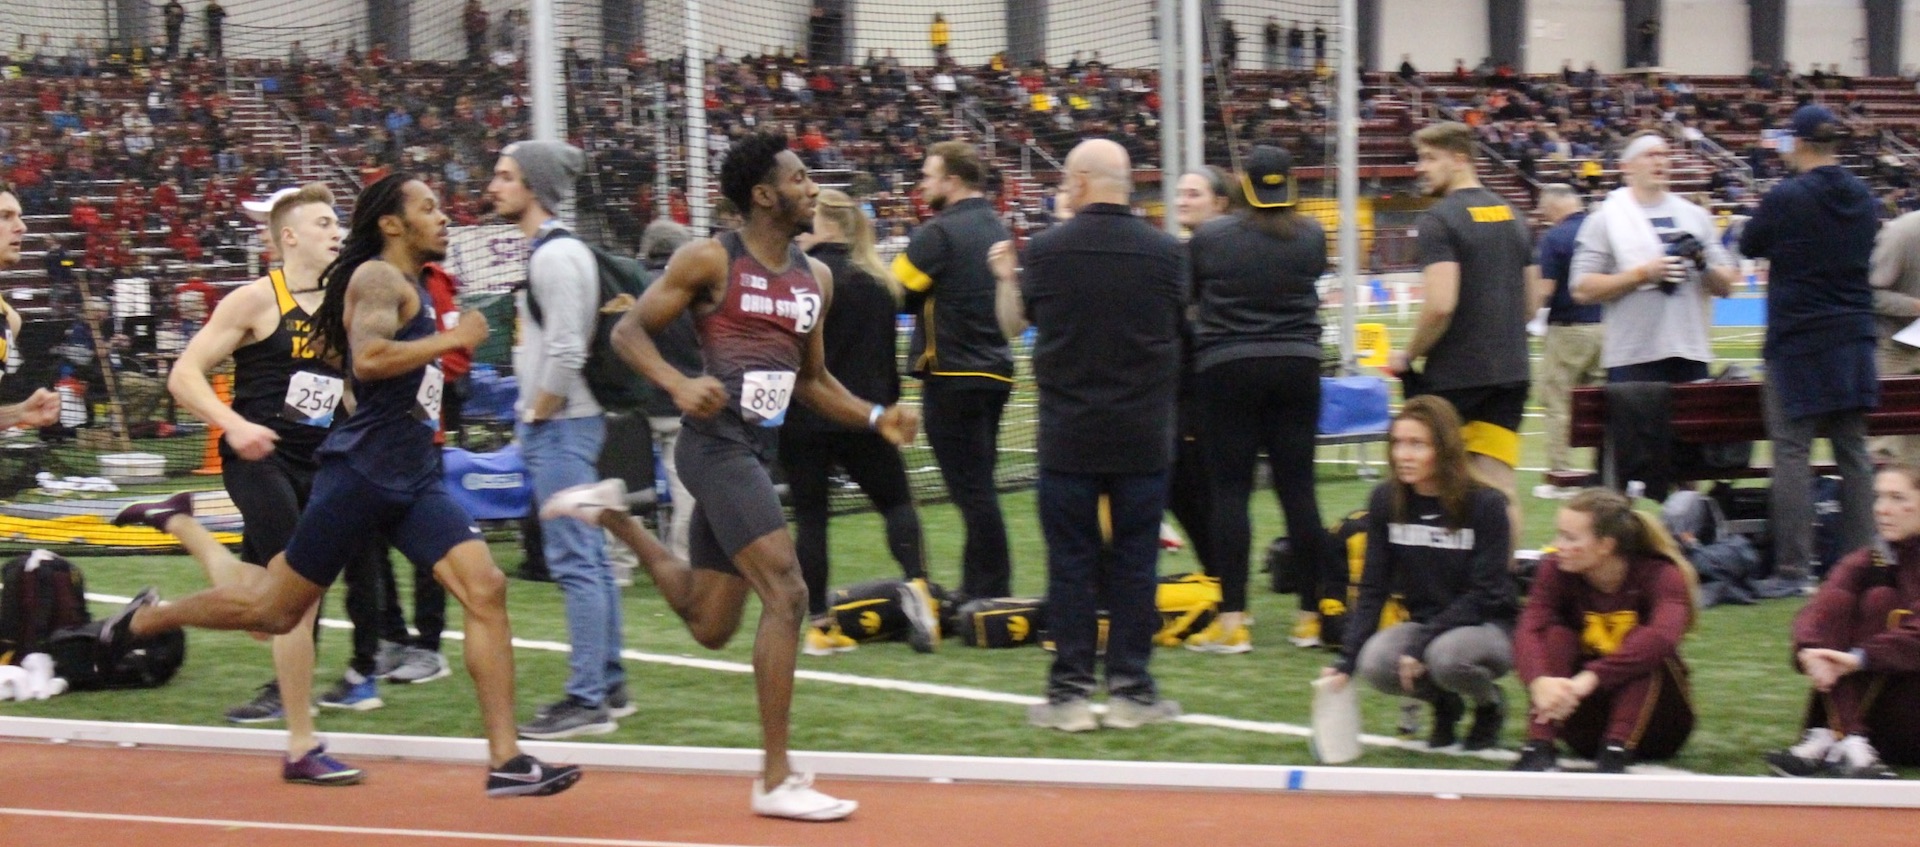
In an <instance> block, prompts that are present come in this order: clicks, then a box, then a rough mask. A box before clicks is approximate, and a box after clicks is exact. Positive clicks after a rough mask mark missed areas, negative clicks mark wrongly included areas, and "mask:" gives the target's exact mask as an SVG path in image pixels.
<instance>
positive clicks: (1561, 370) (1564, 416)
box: [1540, 324, 1605, 471]
mask: <svg viewBox="0 0 1920 847" xmlns="http://www.w3.org/2000/svg"><path fill="white" fill-rule="evenodd" d="M1603 337H1604V333H1603V332H1602V330H1601V327H1600V324H1581V325H1578V326H1549V327H1547V341H1546V345H1545V347H1544V350H1543V352H1544V353H1545V356H1544V358H1545V359H1546V361H1544V362H1542V363H1541V373H1540V405H1542V406H1544V407H1546V411H1547V467H1548V469H1550V470H1556V471H1565V470H1573V457H1572V452H1573V451H1572V449H1571V448H1569V447H1568V446H1567V438H1568V430H1569V429H1570V428H1571V427H1572V425H1573V390H1574V389H1575V388H1578V387H1580V386H1583V385H1591V384H1594V383H1598V382H1600V381H1601V380H1602V378H1603V376H1604V374H1605V372H1604V371H1602V370H1601V369H1600V340H1601V338H1603Z"/></svg>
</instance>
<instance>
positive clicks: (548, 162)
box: [500, 141, 587, 215]
mask: <svg viewBox="0 0 1920 847" xmlns="http://www.w3.org/2000/svg"><path fill="white" fill-rule="evenodd" d="M500 155H502V156H508V157H511V158H512V159H513V160H514V161H516V162H519V163H520V174H521V178H522V179H525V180H526V182H527V187H528V188H530V189H532V190H533V196H534V198H535V199H538V200H539V201H540V205H542V206H545V207H546V209H547V211H549V212H552V213H554V214H556V215H557V214H559V213H560V208H561V207H562V206H564V205H566V202H567V201H568V200H572V199H573V184H574V182H576V181H577V180H579V179H580V172H581V171H583V170H585V169H586V167H587V154H585V153H582V152H580V148H578V147H575V146H573V145H571V144H568V143H566V142H564V141H521V142H516V143H514V144H509V145H507V149H505V150H502V151H500Z"/></svg>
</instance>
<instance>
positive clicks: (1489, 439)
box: [1460, 421, 1520, 468]
mask: <svg viewBox="0 0 1920 847" xmlns="http://www.w3.org/2000/svg"><path fill="white" fill-rule="evenodd" d="M1460 435H1461V436H1463V437H1465V438H1466V440H1467V452H1469V453H1479V454H1480V455H1482V456H1488V457H1491V458H1494V459H1498V460H1500V461H1501V462H1504V463H1506V465H1507V467H1510V468H1514V467H1519V466H1520V433H1517V432H1514V431H1513V430H1510V429H1507V428H1506V427H1504V426H1497V425H1495V424H1490V423H1487V422H1486V421H1469V422H1467V425H1466V426H1463V427H1461V428H1460Z"/></svg>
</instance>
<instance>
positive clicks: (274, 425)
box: [220, 270, 346, 463]
mask: <svg viewBox="0 0 1920 847" xmlns="http://www.w3.org/2000/svg"><path fill="white" fill-rule="evenodd" d="M267 279H268V280H269V281H270V282H271V284H272V286H273V299H274V304H275V305H276V306H277V307H278V308H279V313H280V318H279V322H278V323H276V324H275V325H274V328H273V333H272V334H271V335H268V336H267V337H265V338H262V339H260V340H259V341H255V342H253V343H252V344H248V345H246V346H244V347H240V348H237V349H235V350H234V351H233V410H234V411H236V412H239V413H240V416H241V417H243V418H246V419H247V420H248V421H250V422H252V423H257V424H260V425H261V426H264V427H267V428H268V429H271V430H273V431H274V432H275V433H276V434H278V435H279V436H280V442H279V444H278V445H276V446H275V448H274V449H275V450H276V451H277V452H279V453H280V454H281V455H282V456H284V457H286V458H288V459H292V460H295V461H299V462H305V463H311V462H312V461H313V451H314V450H316V449H318V448H319V446H320V442H321V441H323V440H325V439H326V437H327V432H328V431H329V430H331V429H332V428H333V422H334V420H335V418H336V417H337V414H336V413H337V411H338V409H339V405H340V398H341V395H342V394H343V393H344V392H345V388H346V381H345V380H344V379H343V378H342V376H341V374H340V371H339V370H337V369H335V368H334V367H332V366H330V365H328V364H327V363H325V362H323V361H321V360H320V359H318V358H315V357H314V355H313V348H312V347H311V346H310V344H309V338H308V333H309V332H310V331H311V329H312V326H313V315H311V314H308V313H307V310H306V309H304V308H302V307H301V306H300V303H299V301H297V300H295V299H293V293H292V291H291V290H289V289H288V288H287V277H286V275H285V274H284V273H282V272H280V271H278V270H275V271H272V272H269V273H268V274H267ZM220 452H221V455H222V456H223V457H224V458H225V459H227V460H228V461H232V460H233V459H234V454H233V448H232V447H231V446H229V445H228V444H227V440H226V439H224V438H223V439H220Z"/></svg>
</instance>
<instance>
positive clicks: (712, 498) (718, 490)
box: [541, 134, 919, 820]
mask: <svg viewBox="0 0 1920 847" xmlns="http://www.w3.org/2000/svg"><path fill="white" fill-rule="evenodd" d="M720 184H721V190H722V191H723V192H724V193H725V194H726V197H727V199H729V200H731V201H733V203H734V205H735V206H736V207H738V208H739V209H741V210H742V211H743V212H744V213H745V215H746V223H745V225H743V226H742V227H741V228H740V230H739V231H738V232H735V233H727V234H725V235H722V236H721V237H719V238H717V239H705V240H701V241H695V242H693V243H691V244H688V245H687V246H685V247H682V248H681V249H680V250H679V252H677V253H675V254H674V256H673V260H672V261H671V262H670V263H669V264H668V265H667V270H666V273H665V274H663V275H662V276H661V277H660V279H659V281H657V282H655V283H654V284H653V285H652V286H649V287H648V288H647V292H646V294H645V295H644V296H642V297H641V298H640V302H639V304H638V305H637V306H636V307H634V309H633V310H632V311H630V312H628V313H627V315H626V317H625V319H623V320H622V321H621V322H620V327H619V329H618V330H616V331H615V333H614V345H615V346H616V347H617V348H618V349H619V351H620V355H621V357H622V358H624V359H625V360H626V361H627V363H628V364H629V365H631V366H632V367H633V368H634V369H635V370H637V371H639V372H640V373H642V374H645V375H646V376H647V378H649V379H651V380H653V381H654V382H656V383H659V384H660V386H661V387H662V388H664V389H666V391H667V392H668V393H669V394H671V395H672V396H673V401H674V403H675V405H678V406H679V407H680V410H681V411H682V412H684V413H685V415H686V417H685V421H684V423H683V425H682V429H681V434H680V441H679V444H678V445H677V446H676V447H675V455H676V456H677V457H678V461H679V467H680V476H681V479H682V481H683V482H685V484H686V486H687V489H688V490H689V491H691V492H692V493H693V496H694V500H695V502H696V505H695V506H694V509H693V527H692V535H691V538H690V539H689V550H688V553H689V558H690V559H692V561H691V562H685V561H681V560H680V559H678V558H676V557H675V556H674V555H673V554H672V553H670V552H668V551H667V549H666V548H665V547H663V546H662V545H661V544H660V542H659V540H658V539H656V538H654V537H653V536H652V534H650V533H648V532H647V530H646V528H645V526H643V525H642V524H641V523H640V522H639V521H637V520H634V519H632V518H631V517H629V516H628V515H627V513H626V497H625V494H626V491H625V487H624V486H623V485H622V484H621V483H620V482H619V481H618V480H607V481H605V482H601V483H596V484H594V485H588V486H580V487H577V488H572V489H568V490H566V491H562V492H560V493H558V494H555V495H554V496H553V497H552V498H550V499H549V500H548V501H547V504H546V505H545V507H543V508H542V510H541V512H542V517H546V518H551V517H556V516H561V515H569V516H573V517H576V518H579V519H581V520H585V521H588V522H597V523H599V524H600V525H602V526H605V527H606V528H608V529H609V530H611V531H612V532H613V533H614V535H615V536H616V537H618V538H620V540H621V541H623V542H625V543H626V544H627V546H629V547H631V548H633V550H634V552H635V553H637V554H639V557H640V561H641V562H642V563H643V564H645V565H646V568H647V572H648V573H649V574H651V575H652V577H653V581H654V582H655V583H656V584H657V585H658V586H659V588H660V594H661V596H663V597H665V598H666V600H667V603H668V605H670V606H672V607H673V610H674V611H675V612H676V613H678V614H679V615H680V617H681V618H683V619H684V620H685V621H686V623H687V628H688V629H689V630H691V631H692V632H693V637H694V640H696V641H699V642H700V643H701V644H702V645H705V646H707V647H710V648H714V649H718V648H720V647H722V646H724V645H725V644H726V643H727V641H728V640H729V639H731V638H732V637H733V634H734V632H736V631H738V630H739V628H740V617H741V612H742V611H743V610H744V609H745V607H746V600H747V592H748V590H749V589H751V590H752V591H753V593H754V594H757V595H759V597H760V604H761V613H760V625H759V628H758V630H757V631H756V632H755V635H754V644H753V670H754V684H755V687H756V688H757V689H758V691H757V693H758V695H759V704H760V729H761V733H762V736H763V739H764V743H765V747H766V758H765V761H764V764H763V765H762V769H761V778H760V781H759V782H757V783H756V784H755V785H754V791H753V811H754V812H755V813H756V814H761V815H766V816H769V817H779V818H793V819H798V820H838V819H840V818H844V817H846V816H847V815H850V814H852V813H853V810H854V809H855V808H856V807H857V805H858V804H857V803H854V802H853V801H851V800H840V799H836V798H833V797H830V796H827V795H826V794H823V793H821V792H819V791H815V790H814V789H813V788H812V778H811V777H810V776H807V775H804V774H799V773H795V772H794V770H793V768H792V765H791V763H789V762H788V760H787V740H788V731H789V728H788V712H789V709H790V707H791V704H792V701H793V671H794V664H795V661H796V658H797V656H798V654H799V652H800V627H801V625H802V624H803V623H804V622H805V620H806V610H807V588H806V584H805V582H804V581H802V579H801V577H800V563H799V559H798V557H797V556H796V555H795V552H794V546H793V536H791V535H789V534H788V532H787V523H786V517H785V515H784V513H783V512H782V511H781V508H780V497H779V494H778V493H776V492H775V490H774V487H773V479H772V477H771V476H770V475H769V474H768V472H767V462H768V461H769V460H770V459H771V458H772V457H771V456H769V455H767V453H768V449H769V447H770V446H771V444H772V442H773V439H771V438H768V437H767V436H768V435H769V434H770V433H766V432H763V431H762V430H764V429H770V428H773V427H777V426H779V425H780V423H781V421H782V420H784V419H785V418H786V412H787V408H788V406H789V405H790V404H791V403H792V402H793V401H794V400H798V401H800V402H802V403H805V404H807V406H808V407H810V408H811V409H813V410H814V411H815V412H818V413H819V414H820V415H821V416H822V417H825V418H827V419H828V420H831V421H834V422H836V423H839V424H842V425H844V426H849V427H862V426H864V427H869V428H872V429H874V430H876V431H878V432H879V433H880V434H881V435H882V436H884V437H886V438H887V440H889V441H891V442H893V443H895V444H907V443H909V442H911V441H912V440H913V436H914V432H915V430H916V429H917V428H918V426H919V415H918V413H916V412H914V411H913V410H912V409H909V408H906V407H901V406H893V407H884V406H880V405H876V404H874V403H870V402H867V401H863V400H861V399H860V398H858V397H855V396H853V394H851V393H849V392H848V391H847V389H846V388H845V387H844V386H842V385H841V384H840V382H839V380H836V379H834V378H833V375H832V374H830V373H827V370H826V366H825V364H824V362H825V354H824V352H823V346H822V342H821V334H820V333H819V332H817V331H816V330H817V329H818V328H819V326H820V322H821V318H823V317H824V316H825V315H826V313H827V309H828V307H829V304H830V303H831V302H832V300H833V276H832V274H830V273H829V272H828V271H827V267H826V265H824V264H822V263H820V262H818V261H815V260H812V259H809V258H807V256H806V254H804V253H802V252H801V251H800V249H799V248H798V247H797V246H795V245H794V243H793V237H794V235H796V234H797V233H799V232H800V231H801V230H802V229H803V227H804V226H805V225H806V223H807V222H808V221H809V220H811V219H812V217H813V201H814V196H815V195H816V194H818V193H819V191H820V189H819V187H818V186H816V185H814V183H813V179H812V178H811V177H809V176H808V175H807V168H806V166H805V165H803V164H801V162H800V158H799V157H798V156H796V155H794V154H793V153H792V152H791V151H789V150H787V139H786V137H785V136H782V135H773V134H756V135H751V136H748V137H746V138H744V139H742V140H741V141H739V142H738V143H736V144H734V145H733V147H732V149H730V150H728V151H727V158H726V161H725V164H724V165H723V166H722V167H721V170H720ZM688 309H692V310H693V313H694V316H695V323H696V326H697V328H698V330H699V334H700V349H701V353H702V355H703V356H704V357H705V360H706V363H705V364H706V373H705V374H704V375H702V376H699V377H693V378H688V377H686V376H684V375H682V374H681V373H680V371H679V370H677V369H675V368H674V366H673V365H671V364H668V363H667V362H666V360H664V359H662V358H661V357H660V352H659V350H658V349H657V348H656V347H655V346H654V343H653V340H652V338H651V337H650V334H652V333H659V332H661V331H663V330H664V329H666V327H667V325H668V324H670V323H672V322H673V321H674V319H676V318H678V317H679V316H680V315H681V314H682V313H683V312H685V311H687V310H688Z"/></svg>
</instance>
